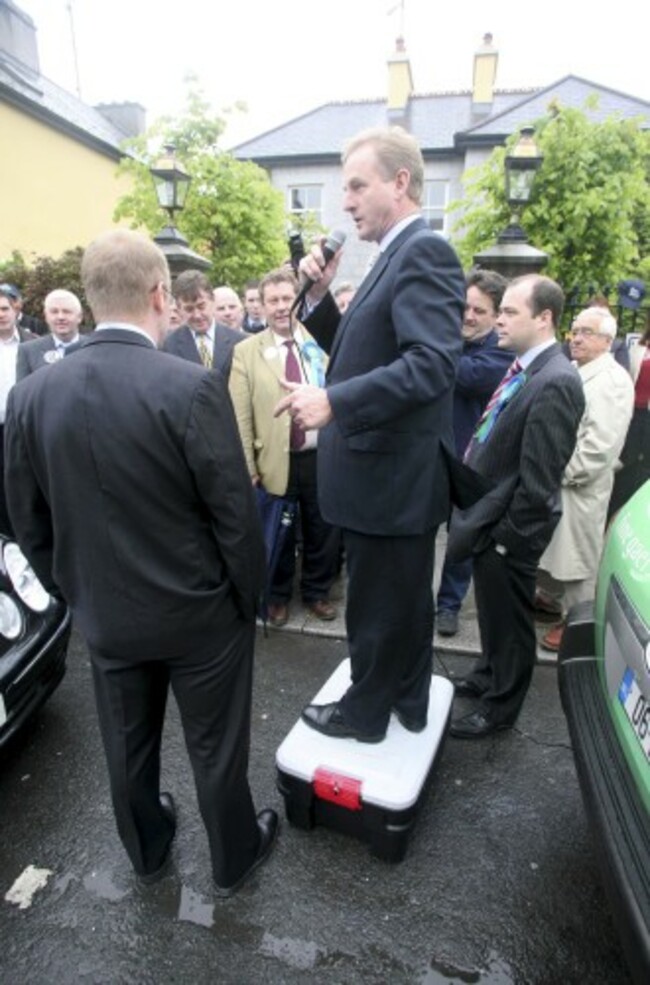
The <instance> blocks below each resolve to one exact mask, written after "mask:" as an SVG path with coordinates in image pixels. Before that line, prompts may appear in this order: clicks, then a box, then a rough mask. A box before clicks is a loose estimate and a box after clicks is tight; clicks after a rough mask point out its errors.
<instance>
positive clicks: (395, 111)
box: [387, 38, 413, 124]
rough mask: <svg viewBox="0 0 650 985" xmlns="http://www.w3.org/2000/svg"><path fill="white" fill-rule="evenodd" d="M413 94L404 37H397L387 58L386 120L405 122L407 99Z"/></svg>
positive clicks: (394, 122) (407, 107) (396, 122)
mask: <svg viewBox="0 0 650 985" xmlns="http://www.w3.org/2000/svg"><path fill="white" fill-rule="evenodd" d="M412 95H413V76H412V75H411V63H410V61H409V58H408V55H407V54H406V45H405V44H404V38H397V41H396V43H395V54H394V55H393V56H392V58H389V59H388V106H387V109H388V120H389V122H390V123H392V124H398V123H402V124H403V123H405V121H406V119H407V117H408V112H409V100H410V98H411V96H412Z"/></svg>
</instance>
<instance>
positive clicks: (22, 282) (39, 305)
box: [0, 246, 93, 325]
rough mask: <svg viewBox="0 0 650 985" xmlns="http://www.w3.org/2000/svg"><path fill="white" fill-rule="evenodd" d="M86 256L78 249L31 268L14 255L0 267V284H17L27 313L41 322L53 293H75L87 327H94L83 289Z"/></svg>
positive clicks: (37, 262)
mask: <svg viewBox="0 0 650 985" xmlns="http://www.w3.org/2000/svg"><path fill="white" fill-rule="evenodd" d="M82 256H83V248H82V247H81V246H77V247H75V248H74V249H72V250H66V251H65V253H62V254H61V256H60V257H58V258H57V259H55V258H53V257H46V256H37V257H36V258H35V259H34V260H33V262H32V264H31V266H28V264H27V262H26V260H25V259H24V257H23V256H22V255H21V254H20V253H13V254H12V256H11V258H10V259H9V260H7V261H5V262H4V263H0V280H2V281H3V282H4V281H7V282H8V283H9V284H15V285H16V287H17V288H18V289H19V290H20V293H21V294H22V296H23V308H24V310H25V311H26V312H27V313H28V314H30V315H35V316H36V317H38V318H41V317H42V316H43V302H44V301H45V298H46V297H47V295H48V294H49V293H50V291H54V290H56V289H58V288H63V289H65V290H66V291H72V292H73V294H76V295H77V297H78V298H79V300H80V301H81V305H82V307H83V311H84V319H83V320H84V325H92V324H93V319H92V315H91V313H90V309H89V308H88V305H87V303H86V296H85V294H84V290H83V287H82V285H81V258H82Z"/></svg>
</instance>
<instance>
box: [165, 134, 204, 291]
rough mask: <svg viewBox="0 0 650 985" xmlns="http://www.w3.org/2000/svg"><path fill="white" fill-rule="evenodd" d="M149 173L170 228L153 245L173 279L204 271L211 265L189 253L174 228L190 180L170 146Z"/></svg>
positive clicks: (195, 254)
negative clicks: (182, 274)
mask: <svg viewBox="0 0 650 985" xmlns="http://www.w3.org/2000/svg"><path fill="white" fill-rule="evenodd" d="M150 172H151V177H152V178H153V183H154V188H155V189H156V198H157V199H158V204H159V206H160V208H161V209H164V210H165V212H167V213H168V215H169V224H168V225H167V226H165V227H164V228H163V229H161V230H160V232H159V233H158V235H157V236H154V243H156V244H157V245H158V246H159V247H160V249H161V250H162V251H163V253H164V254H165V256H166V257H167V263H168V264H169V269H170V272H171V275H172V278H175V277H177V276H178V274H180V273H181V272H182V271H183V270H190V269H192V270H207V269H208V267H209V266H210V261H209V260H206V259H205V257H202V256H200V255H199V254H198V253H195V252H194V250H191V249H190V248H189V245H188V242H187V240H186V239H185V238H184V237H183V236H182V235H181V234H180V232H179V231H178V229H177V228H176V226H175V225H174V215H175V213H176V212H181V211H182V210H183V209H184V208H185V200H186V198H187V193H188V191H189V188H190V184H191V182H192V179H191V177H190V176H189V174H187V172H186V171H183V169H182V168H181V167H180V166H179V164H178V163H177V161H176V156H175V147H174V145H173V144H165V148H164V154H163V156H162V157H161V158H160V160H159V161H158V162H157V163H156V165H155V166H154V167H152V168H150Z"/></svg>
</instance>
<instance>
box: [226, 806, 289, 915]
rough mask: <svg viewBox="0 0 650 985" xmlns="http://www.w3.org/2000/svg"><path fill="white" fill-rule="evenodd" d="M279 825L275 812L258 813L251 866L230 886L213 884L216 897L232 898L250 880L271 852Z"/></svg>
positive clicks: (267, 810) (268, 810)
mask: <svg viewBox="0 0 650 985" xmlns="http://www.w3.org/2000/svg"><path fill="white" fill-rule="evenodd" d="M279 823H280V822H279V819H278V815H277V813H276V811H272V810H270V809H269V808H267V809H266V810H263V811H260V812H259V814H258V815H257V827H258V828H259V832H260V843H259V847H258V849H257V855H256V856H255V859H254V861H253V864H252V865H250V866H249V867H248V868H247V869H246V871H245V872H244V874H243V875H242V876H240V877H239V879H238V880H237V882H234V883H233V884H232V886H219V885H218V883H215V890H216V892H217V896H219V897H221V898H222V899H228V898H229V897H230V896H234V895H235V893H236V892H237V891H238V890H240V889H241V887H242V886H243V885H244V883H245V882H246V881H247V880H248V879H250V877H251V876H252V874H253V873H254V872H255V869H258V868H259V867H260V865H262V864H263V863H264V862H266V860H267V858H268V857H269V855H270V854H271V851H272V850H273V846H274V845H275V839H276V837H277V834H278V827H279Z"/></svg>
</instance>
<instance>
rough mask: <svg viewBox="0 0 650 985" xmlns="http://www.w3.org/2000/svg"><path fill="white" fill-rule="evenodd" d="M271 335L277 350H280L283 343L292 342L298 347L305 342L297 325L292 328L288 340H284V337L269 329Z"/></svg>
mask: <svg viewBox="0 0 650 985" xmlns="http://www.w3.org/2000/svg"><path fill="white" fill-rule="evenodd" d="M271 334H272V335H273V341H274V343H275V345H276V348H278V349H279V348H280V346H281V345H284V343H285V342H291V341H292V340H293V341H294V342H295V343H296V345H298V346H301V345H304V342H305V339H304V337H303V334H302V331H301V329H300V326H299V325H295V326H294V329H293V334H292V336H291V337H290V338H288V339H285V337H284V335H278V333H277V332H274V331H273V329H271Z"/></svg>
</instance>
